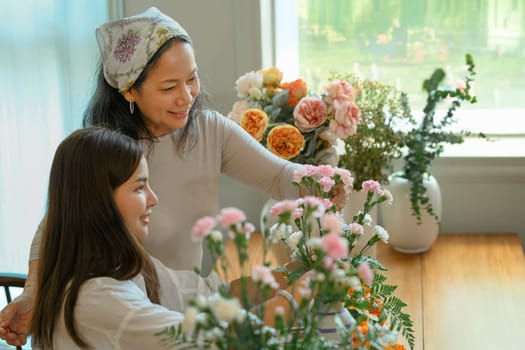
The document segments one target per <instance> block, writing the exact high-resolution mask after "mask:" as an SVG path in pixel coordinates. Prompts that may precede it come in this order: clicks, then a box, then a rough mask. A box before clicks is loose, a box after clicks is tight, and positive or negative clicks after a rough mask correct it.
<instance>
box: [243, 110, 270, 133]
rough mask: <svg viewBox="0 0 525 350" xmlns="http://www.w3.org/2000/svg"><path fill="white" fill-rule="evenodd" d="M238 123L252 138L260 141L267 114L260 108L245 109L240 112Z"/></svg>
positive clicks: (264, 129) (266, 121) (266, 124)
mask: <svg viewBox="0 0 525 350" xmlns="http://www.w3.org/2000/svg"><path fill="white" fill-rule="evenodd" d="M240 125H241V127H242V128H243V129H244V130H246V131H247V132H248V134H250V135H252V137H253V138H254V139H256V140H257V141H261V140H262V138H263V136H264V132H265V131H266V128H267V127H268V115H267V114H266V113H265V112H264V111H263V110H262V109H258V108H250V109H247V110H245V111H244V113H243V114H242V117H241V122H240Z"/></svg>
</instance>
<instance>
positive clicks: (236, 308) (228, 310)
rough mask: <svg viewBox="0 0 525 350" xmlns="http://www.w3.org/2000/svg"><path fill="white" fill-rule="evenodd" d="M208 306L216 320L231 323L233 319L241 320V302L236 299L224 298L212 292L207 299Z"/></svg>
mask: <svg viewBox="0 0 525 350" xmlns="http://www.w3.org/2000/svg"><path fill="white" fill-rule="evenodd" d="M209 305H210V308H211V310H212V312H213V314H214V315H215V317H217V319H218V320H220V321H224V322H226V323H231V322H232V321H234V320H237V321H241V320H242V318H243V317H242V313H241V309H242V308H241V304H240V303H239V300H238V299H235V298H232V299H225V298H223V297H222V296H221V295H220V294H214V295H212V296H211V298H210V300H209Z"/></svg>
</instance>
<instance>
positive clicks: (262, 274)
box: [252, 265, 279, 289]
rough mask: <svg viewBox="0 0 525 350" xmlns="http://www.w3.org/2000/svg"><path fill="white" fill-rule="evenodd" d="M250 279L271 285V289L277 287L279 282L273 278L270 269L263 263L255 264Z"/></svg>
mask: <svg viewBox="0 0 525 350" xmlns="http://www.w3.org/2000/svg"><path fill="white" fill-rule="evenodd" d="M252 280H254V281H255V282H259V281H260V282H262V284H264V285H267V286H270V287H272V288H273V289H277V288H279V284H278V283H277V281H276V280H275V277H274V275H273V274H272V270H270V268H268V267H266V266H263V265H255V266H254V267H253V268H252Z"/></svg>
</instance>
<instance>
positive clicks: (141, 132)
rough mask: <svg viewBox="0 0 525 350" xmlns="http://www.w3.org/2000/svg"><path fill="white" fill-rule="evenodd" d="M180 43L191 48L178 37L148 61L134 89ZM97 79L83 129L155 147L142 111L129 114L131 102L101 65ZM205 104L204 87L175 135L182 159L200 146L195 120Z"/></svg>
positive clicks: (85, 114) (166, 43)
mask: <svg viewBox="0 0 525 350" xmlns="http://www.w3.org/2000/svg"><path fill="white" fill-rule="evenodd" d="M181 41H182V42H186V43H189V44H191V42H190V41H189V40H188V38H187V37H185V36H176V37H173V38H171V39H169V40H167V41H166V42H165V43H164V44H163V45H162V46H161V47H160V48H159V49H158V50H157V52H156V53H155V54H154V55H153V56H152V57H151V59H150V60H149V61H148V63H147V64H146V66H145V67H144V70H143V71H142V72H141V73H140V75H139V76H138V78H137V80H136V81H135V83H134V84H133V86H132V88H135V89H136V90H138V91H140V88H141V86H142V84H143V83H144V81H145V80H146V79H147V77H148V73H149V71H150V70H151V69H152V68H153V67H154V66H155V65H156V64H157V62H158V61H159V59H160V57H161V56H162V54H163V53H164V52H165V51H166V50H168V49H169V48H171V47H172V46H173V45H174V44H175V43H177V42H181ZM96 79H97V83H96V87H95V91H94V92H93V95H92V97H91V99H90V101H89V104H88V107H87V108H86V111H85V112H84V120H83V126H84V127H87V126H105V127H109V128H111V129H115V130H120V131H122V132H123V133H125V134H126V135H128V136H130V137H132V138H134V139H135V140H138V139H147V140H149V141H151V144H152V143H154V142H155V141H156V139H157V138H156V137H154V136H153V135H152V134H151V132H150V131H149V130H148V128H147V127H146V124H145V123H144V116H143V114H142V113H141V111H140V110H139V108H136V109H135V112H134V113H133V114H131V113H130V111H129V102H128V101H126V99H125V98H124V96H123V95H122V94H121V93H120V92H119V91H118V89H116V88H114V87H112V86H110V85H109V84H108V83H107V81H106V79H105V78H104V72H103V69H102V64H101V63H99V65H98V69H97V78H96ZM206 100H207V98H206V93H205V92H204V91H203V89H202V87H201V91H200V93H199V95H198V96H197V97H196V98H195V101H194V103H193V105H192V107H191V109H190V113H189V117H188V122H187V123H186V125H185V126H184V127H183V128H182V129H181V130H177V131H176V132H177V137H176V141H175V142H176V150H177V153H178V154H179V155H180V156H182V155H183V154H184V150H186V149H188V148H189V149H191V148H192V147H194V146H195V144H196V142H197V137H198V135H197V133H196V130H195V129H196V127H195V116H196V115H197V114H198V113H201V112H202V110H203V108H204V104H205V101H206Z"/></svg>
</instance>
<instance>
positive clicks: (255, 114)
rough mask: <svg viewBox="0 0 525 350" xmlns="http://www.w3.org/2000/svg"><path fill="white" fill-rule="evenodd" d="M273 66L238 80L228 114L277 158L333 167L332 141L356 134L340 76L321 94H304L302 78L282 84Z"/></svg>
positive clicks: (350, 99)
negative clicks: (235, 99) (235, 93)
mask: <svg viewBox="0 0 525 350" xmlns="http://www.w3.org/2000/svg"><path fill="white" fill-rule="evenodd" d="M282 77H283V73H282V72H281V71H280V70H279V69H278V68H277V67H271V68H269V69H261V70H258V71H252V72H248V73H246V74H244V75H242V76H241V77H239V78H238V79H237V81H236V82H235V88H236V90H237V95H238V97H240V98H241V100H239V101H237V102H235V103H234V105H233V109H232V111H231V112H230V113H229V114H228V117H229V118H230V119H232V120H234V121H235V122H237V123H238V124H239V125H240V126H241V127H242V128H243V129H245V130H246V131H247V132H248V133H249V134H250V135H252V136H253V137H254V138H255V139H256V140H257V141H259V142H260V143H261V144H262V145H264V146H265V147H267V148H268V149H269V150H270V151H271V152H273V153H275V154H276V155H278V156H279V157H281V158H284V159H289V160H291V161H293V162H296V163H302V164H332V165H337V161H338V157H337V153H336V150H335V148H334V147H333V146H334V142H335V141H336V140H337V139H338V138H342V139H344V138H348V137H351V136H352V135H354V134H355V132H356V128H357V125H358V124H359V120H360V110H359V107H358V106H357V105H356V104H355V98H354V95H355V92H354V88H353V87H352V85H351V84H349V83H348V82H347V81H345V80H333V81H331V82H330V83H329V84H328V85H327V86H326V88H325V92H324V94H323V95H321V96H317V95H312V94H309V92H308V85H307V83H306V82H305V81H304V80H303V79H296V80H294V81H291V82H282Z"/></svg>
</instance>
